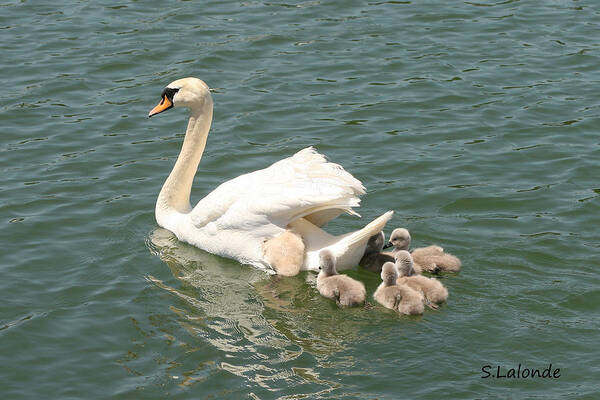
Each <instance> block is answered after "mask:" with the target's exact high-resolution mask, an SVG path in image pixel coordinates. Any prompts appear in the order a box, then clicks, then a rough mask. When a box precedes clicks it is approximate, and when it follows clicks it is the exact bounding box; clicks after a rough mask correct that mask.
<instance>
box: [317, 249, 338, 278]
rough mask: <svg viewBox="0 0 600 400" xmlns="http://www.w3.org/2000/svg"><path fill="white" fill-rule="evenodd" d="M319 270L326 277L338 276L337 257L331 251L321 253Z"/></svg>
mask: <svg viewBox="0 0 600 400" xmlns="http://www.w3.org/2000/svg"><path fill="white" fill-rule="evenodd" d="M319 270H321V273H322V274H323V275H325V276H330V275H337V271H336V270H335V257H334V256H333V253H332V252H331V251H329V250H321V252H320V253H319Z"/></svg>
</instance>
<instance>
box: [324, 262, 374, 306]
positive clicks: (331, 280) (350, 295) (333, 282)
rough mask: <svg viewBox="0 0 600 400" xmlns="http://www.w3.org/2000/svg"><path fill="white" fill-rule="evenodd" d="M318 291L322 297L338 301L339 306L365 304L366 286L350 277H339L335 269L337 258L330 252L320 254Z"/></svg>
mask: <svg viewBox="0 0 600 400" xmlns="http://www.w3.org/2000/svg"><path fill="white" fill-rule="evenodd" d="M319 259H320V264H319V269H320V272H319V275H317V290H319V293H321V295H322V296H325V297H328V298H330V299H333V300H335V301H336V303H337V304H338V305H342V306H353V305H357V304H362V303H364V302H365V296H366V290H365V286H364V285H363V284H362V283H361V282H359V281H357V280H354V279H352V278H350V277H349V276H346V275H339V274H338V273H337V271H336V269H335V257H334V256H333V254H332V253H331V251H329V250H322V251H321V252H320V253H319Z"/></svg>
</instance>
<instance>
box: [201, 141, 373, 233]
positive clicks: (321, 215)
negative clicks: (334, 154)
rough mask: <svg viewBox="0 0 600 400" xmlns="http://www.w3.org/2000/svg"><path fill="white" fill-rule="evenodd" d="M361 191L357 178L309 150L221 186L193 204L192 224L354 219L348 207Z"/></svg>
mask: <svg viewBox="0 0 600 400" xmlns="http://www.w3.org/2000/svg"><path fill="white" fill-rule="evenodd" d="M364 192H365V190H364V187H363V185H362V184H361V182H360V181H359V180H358V179H356V178H354V177H353V176H352V175H351V174H349V173H348V172H346V171H345V170H344V169H343V168H342V167H341V166H339V165H337V164H333V163H329V162H327V161H326V159H325V157H324V156H323V155H321V154H319V153H317V152H316V151H315V150H314V149H313V148H312V147H309V148H306V149H304V150H301V151H299V152H298V153H296V154H295V155H293V156H292V157H289V158H286V159H283V160H281V161H278V162H276V163H274V164H273V165H271V166H270V167H268V168H265V169H263V170H259V171H255V172H252V173H249V174H245V175H241V176H239V177H237V178H235V179H232V180H230V181H227V182H225V183H223V184H222V185H220V186H219V187H217V188H216V189H215V190H214V191H212V192H211V193H210V194H209V195H208V196H206V197H205V198H204V199H202V200H201V201H200V202H199V203H198V205H197V206H196V207H195V208H194V210H193V211H192V220H193V221H194V223H195V224H196V225H197V226H202V225H205V224H206V223H208V222H211V221H217V220H218V221H219V225H221V224H223V226H232V225H235V224H250V225H252V224H253V223H252V222H250V220H254V219H257V220H256V221H254V222H255V223H259V221H258V220H261V221H263V222H266V221H269V222H270V223H273V224H276V225H278V226H282V227H285V226H286V225H287V224H288V223H289V222H291V221H293V220H295V219H297V218H301V217H306V216H311V215H313V216H314V218H315V219H316V220H318V222H319V223H320V224H324V223H326V222H328V221H329V219H331V218H334V217H336V216H337V215H339V213H340V212H348V213H351V214H356V213H354V211H352V207H356V206H358V205H359V203H360V200H359V198H358V196H359V195H361V194H363V193H364ZM327 210H338V211H336V212H329V211H327ZM328 218H329V219H328ZM236 220H237V221H236Z"/></svg>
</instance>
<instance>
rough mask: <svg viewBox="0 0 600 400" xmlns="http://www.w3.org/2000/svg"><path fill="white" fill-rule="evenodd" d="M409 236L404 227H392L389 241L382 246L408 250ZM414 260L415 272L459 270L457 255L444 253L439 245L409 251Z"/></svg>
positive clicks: (459, 263)
mask: <svg viewBox="0 0 600 400" xmlns="http://www.w3.org/2000/svg"><path fill="white" fill-rule="evenodd" d="M410 243H411V237H410V233H409V232H408V230H406V229H404V228H397V229H394V231H393V232H392V234H391V235H390V241H389V242H388V243H387V244H386V245H385V246H384V248H388V247H392V246H394V253H396V252H398V251H400V250H408V249H409V247H410ZM411 254H412V257H413V260H414V268H415V272H416V273H417V274H419V273H421V272H422V271H427V272H432V273H437V272H439V271H452V272H458V271H460V266H461V262H460V260H459V259H458V257H456V256H454V255H452V254H450V253H444V249H443V248H442V247H440V246H435V245H433V246H427V247H421V248H418V249H415V250H413V251H412V252H411Z"/></svg>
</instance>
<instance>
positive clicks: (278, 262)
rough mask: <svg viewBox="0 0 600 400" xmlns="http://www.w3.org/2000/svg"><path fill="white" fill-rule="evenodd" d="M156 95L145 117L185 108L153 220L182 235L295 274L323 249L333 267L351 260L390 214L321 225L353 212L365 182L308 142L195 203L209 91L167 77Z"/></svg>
mask: <svg viewBox="0 0 600 400" xmlns="http://www.w3.org/2000/svg"><path fill="white" fill-rule="evenodd" d="M161 97H162V99H161V101H160V103H159V104H158V105H157V106H156V107H154V108H153V109H152V110H151V111H150V113H149V114H148V116H149V117H151V116H153V115H156V114H158V113H161V112H163V111H165V110H168V109H170V108H171V107H178V106H183V107H187V108H189V109H190V119H189V122H188V126H187V131H186V133H185V138H184V140H183V146H182V148H181V152H180V153H179V157H178V158H177V161H176V162H175V166H174V167H173V170H172V171H171V174H170V175H169V177H168V178H167V180H166V182H165V183H164V185H163V187H162V189H161V191H160V194H159V195H158V199H157V201H156V210H155V215H156V221H157V222H158V224H159V225H160V226H162V227H163V228H166V229H168V230H170V231H171V232H173V233H174V234H175V235H176V236H177V238H178V239H179V240H182V241H184V242H188V243H190V244H192V245H194V246H196V247H199V248H201V249H203V250H206V251H208V252H210V253H213V254H217V255H220V256H224V257H228V258H233V259H235V260H238V261H239V262H241V263H247V264H252V265H254V266H256V267H258V268H261V269H264V270H266V271H268V272H272V273H273V272H274V273H281V274H284V275H293V274H295V273H297V272H298V271H299V270H300V269H308V270H316V269H318V267H319V252H320V251H321V250H323V249H324V248H327V249H329V250H330V251H331V252H332V254H333V255H334V257H335V259H336V265H337V267H338V269H345V268H351V267H354V266H356V265H357V264H358V262H359V260H360V259H361V257H362V255H363V253H364V251H365V248H366V243H367V241H368V239H369V237H371V236H373V235H374V234H376V233H378V232H380V231H381V230H382V229H383V227H384V226H385V224H386V222H387V221H389V219H390V218H391V217H392V214H393V212H392V211H388V212H387V213H385V214H383V215H382V216H380V217H378V218H377V219H375V220H374V221H372V222H371V223H370V224H368V225H367V226H365V227H364V228H363V229H361V230H359V231H356V232H352V233H348V234H345V235H341V236H333V235H330V234H328V233H327V232H325V231H324V230H322V229H321V228H320V227H321V226H323V225H325V224H326V223H327V222H329V221H330V220H331V219H333V218H335V217H337V216H338V215H340V214H341V213H342V212H347V213H349V214H354V215H357V214H356V213H355V212H354V211H353V210H352V207H356V206H358V205H359V203H360V200H359V199H358V196H359V195H361V194H364V187H363V186H362V184H361V183H360V181H359V180H357V179H355V178H354V177H353V176H352V175H350V174H349V173H348V172H346V171H344V169H343V168H342V167H341V166H339V165H337V164H333V163H329V162H327V161H326V160H325V157H324V156H323V155H321V154H319V153H317V152H316V151H315V150H314V149H313V148H312V147H309V148H306V149H304V150H301V151H299V152H298V153H296V154H294V155H293V156H292V157H289V158H286V159H283V160H281V161H278V162H276V163H274V164H273V165H271V166H270V167H268V168H265V169H262V170H259V171H255V172H251V173H248V174H244V175H241V176H238V177H237V178H234V179H231V180H229V181H227V182H224V183H222V184H221V185H219V186H218V187H217V188H216V189H215V190H213V191H212V192H211V193H209V194H208V195H207V196H206V197H204V198H203V199H202V200H200V201H199V202H198V204H197V205H196V207H194V208H192V207H191V206H190V192H191V188H192V182H193V179H194V175H195V174H196V170H197V168H198V164H199V163H200V159H201V157H202V153H203V152H204V147H205V145H206V139H207V137H208V132H209V129H210V124H211V121H212V112H213V102H212V98H211V95H210V91H209V88H208V86H207V85H206V84H205V83H204V82H203V81H201V80H200V79H197V78H184V79H179V80H176V81H174V82H171V83H170V84H169V85H168V86H167V87H166V88H165V89H164V91H163V93H162V95H161ZM286 263H287V264H286Z"/></svg>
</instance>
